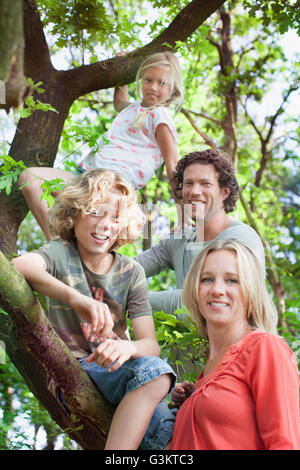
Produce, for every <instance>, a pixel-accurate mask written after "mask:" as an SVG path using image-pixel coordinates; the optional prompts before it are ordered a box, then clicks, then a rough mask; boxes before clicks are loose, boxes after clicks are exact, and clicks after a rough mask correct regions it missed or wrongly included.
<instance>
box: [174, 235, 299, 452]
mask: <svg viewBox="0 0 300 470" xmlns="http://www.w3.org/2000/svg"><path fill="white" fill-rule="evenodd" d="M183 302H184V304H185V305H186V306H187V307H188V309H189V311H190V313H191V314H192V316H193V317H194V319H195V321H196V323H197V326H198V330H199V334H200V335H201V336H206V337H207V338H208V340H209V359H208V361H207V363H206V366H205V368H204V370H203V371H202V373H201V375H200V376H199V377H198V380H197V382H196V385H194V384H192V383H189V382H183V383H182V384H178V385H176V387H175V388H174V389H173V392H172V398H173V401H174V402H175V403H176V405H177V406H179V407H180V409H179V411H178V414H177V417H176V422H175V429H174V434H173V439H172V446H171V448H172V449H173V450H179V449H184V450H188V449H198V450H271V449H273V450H277V449H278V450H279V449H294V450H295V449H299V445H300V435H299V375H298V369H297V363H296V359H295V357H294V355H293V353H292V351H291V350H290V348H289V347H288V345H287V344H286V343H285V341H284V340H283V339H282V338H280V337H279V336H278V335H277V331H276V324H277V313H276V309H275V307H274V305H273V303H272V301H271V299H270V297H269V294H268V292H267V289H266V285H265V281H264V277H263V274H262V270H261V267H260V264H259V262H258V260H257V259H256V257H255V255H254V254H253V253H252V252H251V251H250V250H249V249H248V248H247V247H246V246H245V245H243V244H242V243H241V242H238V241H236V240H225V241H221V240H220V241H215V242H213V243H211V244H210V245H209V246H208V247H207V248H206V249H205V250H204V251H203V252H201V253H200V254H199V255H198V256H197V258H196V259H195V261H194V263H193V265H192V266H191V269H190V272H189V274H188V276H187V279H186V282H185V288H184V293H183Z"/></svg>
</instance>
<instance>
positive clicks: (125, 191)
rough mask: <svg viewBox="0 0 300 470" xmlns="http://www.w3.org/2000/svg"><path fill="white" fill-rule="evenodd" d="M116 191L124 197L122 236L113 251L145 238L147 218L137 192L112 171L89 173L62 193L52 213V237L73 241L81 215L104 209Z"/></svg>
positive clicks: (120, 208) (71, 183)
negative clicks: (143, 231) (110, 195)
mask: <svg viewBox="0 0 300 470" xmlns="http://www.w3.org/2000/svg"><path fill="white" fill-rule="evenodd" d="M112 189H115V190H118V191H120V193H121V199H120V207H119V225H120V233H119V236H118V239H117V240H116V243H115V245H114V246H113V247H112V248H116V247H120V246H122V245H125V244H126V243H133V242H134V241H135V240H136V239H137V238H138V237H139V236H140V235H141V232H142V230H143V227H144V225H145V221H146V217H145V215H144V213H143V211H142V210H141V208H140V207H139V204H138V201H137V194H136V192H135V190H134V189H133V188H132V187H131V185H130V184H129V183H128V182H127V181H126V180H125V179H124V178H123V177H122V176H121V175H119V174H118V173H116V172H114V171H112V170H101V169H96V170H89V171H86V172H84V173H83V174H82V175H80V176H77V177H75V178H74V179H73V180H72V181H71V182H70V183H69V184H67V185H66V186H65V187H64V188H63V190H62V191H60V193H59V195H58V196H57V198H56V200H55V203H54V206H53V207H52V208H51V209H50V213H49V228H50V231H51V233H52V235H58V236H59V237H61V238H62V239H64V240H70V239H72V238H73V237H74V222H75V219H76V217H77V215H79V213H84V214H89V213H92V212H94V211H95V210H97V209H99V208H101V204H103V203H104V201H106V199H107V198H109V193H110V190H112Z"/></svg>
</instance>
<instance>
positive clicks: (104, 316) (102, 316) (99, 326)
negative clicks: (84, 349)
mask: <svg viewBox="0 0 300 470" xmlns="http://www.w3.org/2000/svg"><path fill="white" fill-rule="evenodd" d="M70 306H71V307H72V308H73V309H74V310H75V312H76V313H78V315H79V316H80V317H81V318H83V319H84V320H86V321H87V322H89V323H90V324H91V326H92V332H93V333H94V334H95V335H99V334H101V336H108V335H109V334H110V333H111V332H112V329H113V327H114V321H113V317H112V315H111V313H110V310H109V308H108V306H107V305H106V304H105V303H103V302H99V300H95V299H93V298H92V297H87V296H86V295H83V294H80V293H78V295H77V294H76V295H74V296H73V298H72V299H71V300H70Z"/></svg>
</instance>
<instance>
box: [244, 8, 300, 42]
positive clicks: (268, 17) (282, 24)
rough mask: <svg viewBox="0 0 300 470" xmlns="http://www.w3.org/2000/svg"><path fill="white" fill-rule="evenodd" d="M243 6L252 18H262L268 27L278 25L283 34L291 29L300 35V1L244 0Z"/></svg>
mask: <svg viewBox="0 0 300 470" xmlns="http://www.w3.org/2000/svg"><path fill="white" fill-rule="evenodd" d="M243 6H244V7H246V8H247V9H248V11H249V15H250V16H256V15H260V16H262V21H263V23H264V24H265V25H266V26H269V25H270V24H271V23H273V24H276V25H277V27H278V29H279V32H280V33H281V34H283V33H285V32H286V31H287V30H288V29H290V28H294V29H297V31H298V34H300V26H299V8H300V2H299V0H289V1H286V0H251V1H250V0H243Z"/></svg>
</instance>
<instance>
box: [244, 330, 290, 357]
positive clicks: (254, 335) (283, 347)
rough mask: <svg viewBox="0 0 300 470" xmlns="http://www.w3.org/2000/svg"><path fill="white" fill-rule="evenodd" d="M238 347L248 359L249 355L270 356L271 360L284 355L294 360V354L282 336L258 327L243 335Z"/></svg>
mask: <svg viewBox="0 0 300 470" xmlns="http://www.w3.org/2000/svg"><path fill="white" fill-rule="evenodd" d="M240 349H241V352H243V355H244V357H247V360H249V361H250V359H251V356H254V357H255V356H256V357H258V356H260V357H261V358H262V359H263V358H265V359H266V357H267V356H271V357H272V358H273V360H276V359H275V358H276V357H277V358H278V357H279V356H280V357H283V356H285V357H289V358H292V359H293V360H294V354H293V352H292V350H291V348H290V347H289V345H288V344H287V342H286V341H285V339H284V338H283V337H281V336H279V335H276V334H273V333H268V332H266V331H262V330H259V329H257V330H254V331H252V332H251V333H249V334H248V335H247V336H245V337H244V339H243V341H242V343H241V348H240Z"/></svg>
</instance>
